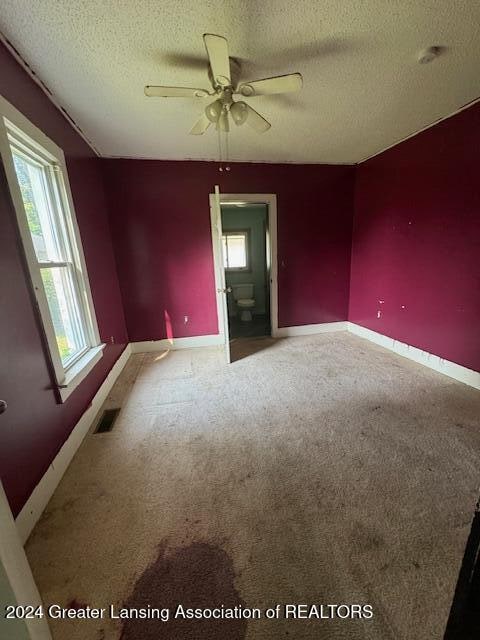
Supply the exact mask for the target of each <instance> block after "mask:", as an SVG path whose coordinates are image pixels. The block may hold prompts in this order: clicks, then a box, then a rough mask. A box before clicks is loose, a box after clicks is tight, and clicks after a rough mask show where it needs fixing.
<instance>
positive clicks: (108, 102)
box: [0, 0, 480, 163]
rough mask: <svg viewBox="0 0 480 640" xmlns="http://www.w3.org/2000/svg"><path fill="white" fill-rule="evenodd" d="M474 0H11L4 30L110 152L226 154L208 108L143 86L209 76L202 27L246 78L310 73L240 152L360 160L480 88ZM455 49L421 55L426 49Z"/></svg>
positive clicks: (234, 146)
mask: <svg viewBox="0 0 480 640" xmlns="http://www.w3.org/2000/svg"><path fill="white" fill-rule="evenodd" d="M479 22H480V3H478V2H472V1H471V0H458V1H456V2H451V0H415V1H408V2H406V1H405V0H390V1H389V2H386V1H385V0H368V1H366V2H358V0H342V2H338V0H326V1H324V2H318V0H303V1H299V2H291V0H266V1H265V2H258V1H256V0H249V1H244V2H238V0H223V1H220V0H219V1H217V2H213V1H207V0H199V1H198V2H193V3H192V2H186V1H181V0H163V1H162V2H160V3H159V2H158V1H157V0H141V1H138V2H130V1H128V0H122V1H120V2H119V1H118V0H105V1H104V2H94V1H91V0H90V1H88V2H77V3H73V2H71V1H70V0H43V1H42V2H34V3H32V2H29V1H28V0H4V1H3V3H2V13H1V15H0V29H1V30H2V31H3V33H4V34H5V35H6V37H7V38H9V39H10V41H11V42H12V43H13V45H14V46H15V47H16V48H17V49H18V50H19V51H20V53H21V54H22V55H23V56H24V58H25V59H26V61H27V62H29V63H30V65H31V66H32V67H33V68H34V69H35V71H36V72H37V73H38V74H39V77H40V78H41V79H42V80H43V81H44V82H45V83H46V84H47V85H48V86H49V87H50V89H51V90H52V91H53V93H54V95H55V96H56V98H57V99H58V101H59V102H60V103H61V104H62V105H63V106H64V107H65V108H66V109H67V110H68V112H69V113H70V114H71V115H72V117H73V118H74V119H75V120H76V121H77V123H78V124H79V125H80V127H82V129H83V130H84V131H85V133H86V135H87V136H88V137H89V139H91V141H92V142H93V143H94V144H95V146H96V147H97V148H98V149H99V151H100V153H101V154H102V155H104V156H122V157H148V158H159V159H190V158H192V159H207V160H217V159H218V143H217V136H216V134H215V133H214V132H212V131H209V132H208V133H207V134H206V135H205V136H203V137H202V136H199V137H195V136H189V135H188V131H189V129H190V127H191V126H192V124H193V122H194V121H195V120H196V119H197V118H198V116H199V114H200V113H201V111H202V109H203V108H204V106H205V104H206V103H205V101H202V100H198V102H197V103H196V102H195V101H194V100H155V99H148V98H146V97H145V96H144V94H143V87H144V85H145V84H178V85H183V86H198V87H207V88H208V87H209V84H208V80H207V73H206V70H207V64H206V54H205V50H204V45H203V41H202V34H203V33H204V32H213V33H219V34H221V35H224V36H226V37H227V38H228V40H229V43H230V51H231V55H232V56H235V57H238V58H240V59H241V64H242V79H244V80H245V79H246V80H248V79H251V80H252V79H258V78H262V77H268V76H272V75H278V74H283V73H289V72H293V71H300V72H301V73H302V74H303V76H304V80H305V87H304V89H303V90H302V92H301V93H298V94H290V95H283V96H271V97H259V98H256V99H252V100H251V101H250V102H251V104H252V105H254V106H255V108H257V109H258V111H260V112H261V113H262V114H264V115H265V116H266V117H267V118H268V119H269V120H270V121H271V122H272V125H273V126H272V129H271V130H270V131H269V132H268V133H266V134H265V135H263V136H258V135H257V134H255V133H253V132H252V131H251V130H250V129H249V128H248V127H247V126H244V127H242V128H236V127H235V128H234V129H233V131H232V134H231V140H230V158H231V159H232V160H242V161H257V162H258V161H266V162H297V163H305V162H313V163H355V162H358V161H360V160H362V159H364V158H366V157H368V156H370V155H372V154H374V153H376V152H378V151H380V150H382V149H384V148H386V147H388V146H390V145H392V144H393V143H395V142H397V141H399V140H400V139H402V138H404V137H405V136H408V135H410V134H412V133H414V132H416V131H418V130H420V129H421V128H423V127H425V126H427V125H429V124H431V123H432V122H434V121H435V120H437V119H438V118H441V117H445V116H447V115H449V114H451V113H453V112H454V111H455V110H456V109H458V108H460V107H461V106H463V105H464V104H466V103H467V102H469V101H471V100H473V99H475V98H477V97H478V96H479V95H480V75H479V74H478V68H479V67H480V49H479V48H478V46H477V29H478V24H479ZM429 45H441V46H443V47H446V51H445V52H444V53H443V54H442V55H441V57H440V58H439V59H437V60H435V61H433V62H432V63H431V64H428V65H419V64H418V63H417V60H416V56H417V53H418V51H419V50H421V49H423V48H424V47H426V46H429Z"/></svg>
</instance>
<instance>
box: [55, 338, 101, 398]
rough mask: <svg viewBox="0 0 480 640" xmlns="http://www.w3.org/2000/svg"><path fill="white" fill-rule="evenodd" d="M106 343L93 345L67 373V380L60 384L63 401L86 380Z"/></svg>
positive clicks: (59, 388)
mask: <svg viewBox="0 0 480 640" xmlns="http://www.w3.org/2000/svg"><path fill="white" fill-rule="evenodd" d="M104 349H105V344H100V345H98V347H92V349H89V351H88V352H87V353H86V354H85V355H84V356H83V358H80V360H79V361H78V362H76V363H75V364H74V365H73V367H72V368H71V369H69V370H68V371H67V373H66V376H65V380H64V381H63V383H62V384H61V385H58V391H59V393H60V398H61V401H62V403H63V402H65V400H66V399H67V398H68V397H69V396H70V394H71V393H72V392H73V391H75V389H76V388H77V387H78V385H79V384H80V383H81V382H82V380H84V379H85V378H86V377H87V375H88V374H89V373H90V371H91V370H92V369H93V367H94V366H95V365H96V364H97V362H98V361H99V360H100V359H101V358H102V356H103V350H104Z"/></svg>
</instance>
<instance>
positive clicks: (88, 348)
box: [0, 102, 104, 400]
mask: <svg viewBox="0 0 480 640" xmlns="http://www.w3.org/2000/svg"><path fill="white" fill-rule="evenodd" d="M7 104H8V103H7ZM0 106H3V107H4V106H5V105H4V103H3V102H2V103H1V104H0ZM11 109H13V107H11ZM17 113H18V112H17ZM9 115H10V114H9ZM22 117H23V116H22ZM27 122H28V121H27ZM3 124H4V127H3V131H2V140H1V142H2V145H1V149H2V157H3V160H4V164H5V167H6V170H7V178H8V181H9V186H10V190H11V192H12V199H13V201H14V204H15V209H16V211H17V219H18V223H19V228H20V234H21V236H22V240H23V245H24V249H25V255H26V258H27V263H28V266H29V271H30V276H31V279H32V283H33V288H34V291H35V294H36V297H37V302H38V307H39V310H40V314H41V318H42V322H43V328H44V332H45V336H46V339H47V342H48V346H49V350H50V356H51V360H52V364H53V368H54V370H55V375H56V383H57V387H58V389H59V392H60V396H61V399H62V400H65V399H66V397H68V395H69V394H70V393H71V392H72V391H73V389H74V388H75V387H76V386H77V385H78V383H79V382H80V381H81V380H82V379H83V378H84V377H85V375H86V374H87V373H88V372H89V371H90V370H91V369H92V368H93V365H94V364H95V363H96V362H97V361H98V360H99V359H100V357H101V355H102V348H103V346H104V345H101V344H100V339H99V335H98V328H97V324H96V320H95V313H94V309H93V303H92V299H91V294H90V289H89V286H88V280H87V274H86V269H85V261H84V258H83V251H82V247H81V242H80V236H79V234H78V229H77V225H76V220H75V214H74V210H73V204H72V200H71V196H70V191H69V187H68V178H67V173H66V166H65V160H64V157H63V153H62V151H61V150H60V149H58V147H56V145H54V143H53V142H52V141H50V140H49V139H48V138H46V136H43V134H41V132H38V130H36V128H35V127H33V125H31V123H28V126H29V133H30V134H31V133H34V134H35V133H37V134H38V135H35V137H33V136H32V137H31V136H30V135H27V134H26V133H24V130H23V128H22V129H20V128H19V127H17V126H16V125H15V124H13V122H11V121H10V120H9V119H7V118H5V117H4V118H3ZM38 138H42V140H41V142H42V143H43V144H40V143H39V142H38ZM44 144H45V146H44ZM5 155H7V156H9V157H7V158H5Z"/></svg>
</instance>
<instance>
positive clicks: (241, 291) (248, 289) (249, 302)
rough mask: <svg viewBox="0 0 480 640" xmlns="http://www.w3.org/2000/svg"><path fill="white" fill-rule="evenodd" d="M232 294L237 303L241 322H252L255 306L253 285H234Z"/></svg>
mask: <svg viewBox="0 0 480 640" xmlns="http://www.w3.org/2000/svg"><path fill="white" fill-rule="evenodd" d="M232 294H233V299H234V300H235V302H236V303H237V307H238V311H239V313H240V320H242V321H243V322H251V320H252V312H251V309H253V307H254V306H255V300H254V298H253V284H233V285H232Z"/></svg>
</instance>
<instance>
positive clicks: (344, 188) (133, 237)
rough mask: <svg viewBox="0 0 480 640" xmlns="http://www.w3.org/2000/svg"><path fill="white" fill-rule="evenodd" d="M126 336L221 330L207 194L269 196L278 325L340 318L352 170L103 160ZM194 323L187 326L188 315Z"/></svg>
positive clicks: (345, 278) (154, 336) (347, 272)
mask: <svg viewBox="0 0 480 640" xmlns="http://www.w3.org/2000/svg"><path fill="white" fill-rule="evenodd" d="M103 166H104V172H105V180H106V185H107V191H108V193H109V197H110V216H111V220H110V222H111V225H110V226H111V228H112V234H113V243H114V248H115V253H116V258H117V266H118V273H119V278H120V286H121V289H122V296H123V304H124V310H125V317H126V321H127V327H128V333H129V337H130V340H132V341H138V340H153V339H160V338H164V337H166V322H165V314H166V313H167V314H168V316H169V318H170V321H171V323H172V328H173V335H174V336H175V337H184V336H198V335H208V334H213V333H217V332H218V327H217V312H216V303H215V287H214V272H213V258H212V243H211V231H210V211H209V200H208V196H209V193H211V192H213V190H214V185H215V184H219V185H220V190H221V191H222V192H223V193H275V194H277V209H278V264H279V273H278V287H279V325H280V326H291V325H301V324H311V323H312V324H313V323H320V322H333V321H336V320H346V319H347V312H348V294H349V277H350V249H351V226H352V204H353V179H354V168H353V167H346V166H327V165H275V164H246V163H231V164H230V167H231V170H230V172H228V173H227V172H223V173H220V172H219V170H218V166H219V165H218V164H216V163H213V162H165V161H155V160H142V161H139V160H106V161H104V163H103ZM185 315H188V316H189V318H190V321H189V323H188V324H187V325H185V324H184V316H185Z"/></svg>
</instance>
